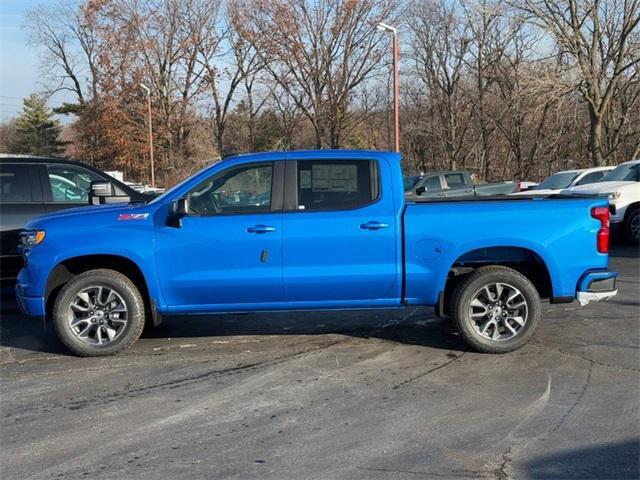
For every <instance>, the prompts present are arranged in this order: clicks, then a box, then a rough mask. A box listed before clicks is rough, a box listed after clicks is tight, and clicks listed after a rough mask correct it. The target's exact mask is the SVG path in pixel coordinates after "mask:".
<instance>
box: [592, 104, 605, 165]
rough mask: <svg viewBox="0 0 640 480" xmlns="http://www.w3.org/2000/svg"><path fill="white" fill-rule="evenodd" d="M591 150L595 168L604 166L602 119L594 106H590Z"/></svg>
mask: <svg viewBox="0 0 640 480" xmlns="http://www.w3.org/2000/svg"><path fill="white" fill-rule="evenodd" d="M589 120H590V122H591V129H590V130H589V150H591V162H592V163H593V166H594V167H600V166H602V165H604V159H603V158H602V117H601V116H599V115H598V114H597V112H596V111H595V110H594V109H593V106H592V105H589Z"/></svg>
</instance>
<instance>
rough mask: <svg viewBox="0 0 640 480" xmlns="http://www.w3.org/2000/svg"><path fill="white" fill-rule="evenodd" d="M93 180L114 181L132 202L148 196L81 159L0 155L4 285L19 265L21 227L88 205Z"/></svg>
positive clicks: (0, 276)
mask: <svg viewBox="0 0 640 480" xmlns="http://www.w3.org/2000/svg"><path fill="white" fill-rule="evenodd" d="M93 181H109V182H111V183H113V184H114V185H116V186H117V187H119V188H120V189H122V190H123V191H124V192H125V193H126V194H127V195H128V196H129V198H130V200H131V201H134V202H135V201H148V200H149V199H150V198H151V197H149V196H147V195H145V194H142V193H139V192H136V191H135V190H133V189H132V188H131V187H129V186H127V185H125V184H123V183H122V182H119V181H118V180H116V179H115V178H112V177H110V176H109V175H107V174H106V173H104V172H101V171H100V170H97V169H95V168H93V167H91V166H89V165H86V164H84V163H81V162H74V161H71V160H64V159H61V158H46V157H34V156H28V155H7V154H1V155H0V280H1V281H2V284H3V285H4V284H5V283H6V282H13V281H15V278H16V277H17V276H18V272H19V271H20V268H21V266H22V259H21V258H20V255H18V252H17V246H18V238H19V234H20V229H21V228H22V226H23V225H24V224H25V223H26V222H27V221H28V220H30V219H31V218H33V217H37V216H39V215H44V214H46V213H51V212H56V211H58V210H62V209H65V208H73V207H80V206H84V205H88V203H89V189H90V186H91V182H93ZM5 286H6V285H5Z"/></svg>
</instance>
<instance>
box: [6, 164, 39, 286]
mask: <svg viewBox="0 0 640 480" xmlns="http://www.w3.org/2000/svg"><path fill="white" fill-rule="evenodd" d="M42 169H44V167H43V166H42V165H37V164H28V163H5V162H2V163H0V254H1V256H0V272H1V273H0V275H1V276H2V277H1V278H2V279H3V280H5V279H6V280H12V279H15V277H16V276H17V275H18V271H19V270H20V268H21V266H22V260H21V258H20V255H18V240H19V234H20V230H21V229H22V227H23V225H24V224H25V223H26V222H27V221H29V220H31V219H32V218H34V217H37V216H39V215H42V214H44V213H45V211H44V205H43V203H42V187H41V185H40V173H39V172H40V170H42Z"/></svg>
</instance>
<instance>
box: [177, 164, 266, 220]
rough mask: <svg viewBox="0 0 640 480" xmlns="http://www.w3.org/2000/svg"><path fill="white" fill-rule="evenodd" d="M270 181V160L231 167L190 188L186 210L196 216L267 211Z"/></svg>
mask: <svg viewBox="0 0 640 480" xmlns="http://www.w3.org/2000/svg"><path fill="white" fill-rule="evenodd" d="M272 183H273V164H272V163H262V164H260V165H243V166H241V167H238V168H232V169H229V170H226V171H224V172H221V173H218V174H217V175H215V176H213V177H212V178H210V179H208V180H205V181H204V182H202V183H201V184H200V185H198V186H197V187H196V188H194V189H193V190H191V192H189V194H188V195H187V198H188V199H189V210H190V211H191V212H192V213H195V214H197V215H215V214H218V213H254V212H256V213H257V212H268V211H270V210H271V189H272Z"/></svg>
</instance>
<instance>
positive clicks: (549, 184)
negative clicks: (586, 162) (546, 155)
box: [531, 172, 580, 190]
mask: <svg viewBox="0 0 640 480" xmlns="http://www.w3.org/2000/svg"><path fill="white" fill-rule="evenodd" d="M578 175H580V172H560V173H556V174H554V175H551V176H550V177H547V178H545V179H544V180H543V181H542V182H540V183H539V184H538V186H537V187H534V188H532V189H531V190H547V189H549V190H559V189H561V188H567V187H568V186H570V185H571V183H572V182H573V181H574V180H575V179H576V177H577V176H578Z"/></svg>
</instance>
